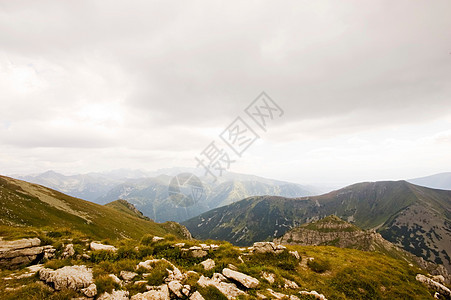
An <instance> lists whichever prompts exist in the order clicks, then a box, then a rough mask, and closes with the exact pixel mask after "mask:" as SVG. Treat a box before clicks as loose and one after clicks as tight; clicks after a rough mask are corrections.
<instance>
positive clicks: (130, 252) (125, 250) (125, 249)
mask: <svg viewBox="0 0 451 300" xmlns="http://www.w3.org/2000/svg"><path fill="white" fill-rule="evenodd" d="M136 258H138V251H136V250H135V247H133V246H131V245H128V246H121V247H119V249H118V250H117V253H116V259H136Z"/></svg>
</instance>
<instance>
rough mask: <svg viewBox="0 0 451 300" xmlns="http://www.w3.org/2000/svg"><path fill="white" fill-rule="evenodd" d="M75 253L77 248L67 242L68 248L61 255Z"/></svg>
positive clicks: (66, 255)
mask: <svg viewBox="0 0 451 300" xmlns="http://www.w3.org/2000/svg"><path fill="white" fill-rule="evenodd" d="M74 255H75V249H74V245H73V244H67V245H66V248H64V252H63V254H61V256H62V257H63V258H67V257H72V256H74Z"/></svg>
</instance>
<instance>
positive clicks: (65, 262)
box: [44, 258, 72, 270]
mask: <svg viewBox="0 0 451 300" xmlns="http://www.w3.org/2000/svg"><path fill="white" fill-rule="evenodd" d="M65 266H72V260H71V259H70V258H66V259H52V260H49V261H48V262H46V263H45V264H44V267H46V268H50V269H53V270H56V269H59V268H62V267H65Z"/></svg>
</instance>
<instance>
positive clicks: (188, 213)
mask: <svg viewBox="0 0 451 300" xmlns="http://www.w3.org/2000/svg"><path fill="white" fill-rule="evenodd" d="M171 178H172V177H170V176H166V175H161V176H158V177H155V178H145V179H134V180H129V181H127V182H126V183H123V184H120V185H117V186H115V187H114V188H112V189H111V190H110V191H109V192H108V193H107V194H106V195H105V196H104V197H100V198H98V199H97V202H99V203H107V202H110V201H114V200H115V199H125V200H127V201H129V202H130V203H132V204H134V205H135V206H136V207H137V208H138V209H139V210H140V211H142V212H143V214H144V215H146V216H148V217H150V218H152V219H154V220H156V221H158V222H162V221H167V220H173V221H177V222H179V221H184V220H187V219H189V218H192V217H194V216H197V215H199V214H200V213H203V212H206V211H208V210H210V209H212V208H216V207H219V206H224V205H228V204H230V203H233V202H236V201H239V200H241V199H243V198H246V197H249V196H251V195H281V196H285V197H299V196H302V195H308V194H311V193H309V192H308V191H307V190H305V189H304V188H303V187H302V186H300V185H297V184H291V183H285V182H280V181H271V180H269V179H262V181H264V182H265V183H263V182H260V181H258V177H255V176H252V179H254V180H253V181H238V180H234V181H225V182H222V183H219V184H211V183H207V182H205V181H204V182H203V185H204V192H205V194H206V197H205V199H203V200H202V201H199V202H197V203H195V204H194V205H192V206H188V207H179V206H177V203H176V202H174V201H173V200H172V199H171V198H170V197H169V194H168V185H169V182H170V180H171ZM241 179H242V180H243V179H244V175H243V176H242V177H241Z"/></svg>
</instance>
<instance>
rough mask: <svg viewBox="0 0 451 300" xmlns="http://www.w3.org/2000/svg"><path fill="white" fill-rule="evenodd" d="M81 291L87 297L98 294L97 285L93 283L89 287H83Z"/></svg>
mask: <svg viewBox="0 0 451 300" xmlns="http://www.w3.org/2000/svg"><path fill="white" fill-rule="evenodd" d="M81 292H82V293H83V294H85V296H86V297H89V298H92V297H94V296H95V295H97V286H96V285H95V284H94V283H93V284H91V285H90V286H88V287H87V288H84V289H81Z"/></svg>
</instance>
